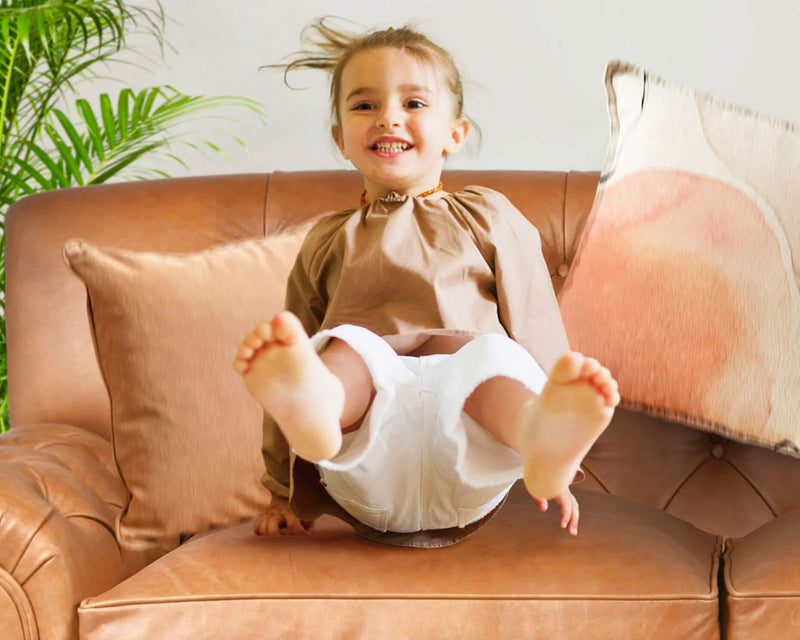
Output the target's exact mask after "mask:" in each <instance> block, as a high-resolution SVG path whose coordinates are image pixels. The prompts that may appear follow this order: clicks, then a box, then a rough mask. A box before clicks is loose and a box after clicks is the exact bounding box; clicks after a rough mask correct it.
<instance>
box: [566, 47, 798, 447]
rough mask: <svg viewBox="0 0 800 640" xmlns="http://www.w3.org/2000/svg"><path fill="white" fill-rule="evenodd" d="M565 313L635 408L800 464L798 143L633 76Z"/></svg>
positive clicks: (616, 105)
mask: <svg viewBox="0 0 800 640" xmlns="http://www.w3.org/2000/svg"><path fill="white" fill-rule="evenodd" d="M606 88H607V92H608V109H609V116H610V120H611V144H610V147H609V152H608V156H607V159H606V163H605V166H604V168H603V174H602V176H601V180H600V186H599V188H598V192H597V197H596V199H595V203H594V206H593V208H592V212H591V214H590V216H589V219H588V222H587V225H586V230H585V232H584V235H583V237H582V239H581V244H580V246H579V249H578V254H577V256H576V259H575V262H574V264H573V266H572V269H571V270H570V274H569V277H568V278H567V280H566V282H565V283H564V287H563V289H562V291H561V292H560V294H559V305H560V308H561V313H562V316H563V319H564V326H565V327H566V329H567V335H568V337H569V339H570V343H571V346H572V347H573V348H574V349H578V350H580V351H584V352H586V353H588V354H590V355H593V356H596V357H597V358H599V359H600V360H601V361H602V362H603V363H605V364H606V365H607V366H608V367H609V368H610V369H611V370H612V372H613V373H614V374H615V375H616V376H617V379H618V380H619V384H620V392H621V394H622V397H623V403H624V404H625V405H627V406H629V407H632V408H636V409H640V410H643V411H646V412H649V413H652V414H655V415H658V416H661V417H666V418H669V419H672V420H679V421H683V422H685V423H687V424H690V425H694V426H697V427H700V428H703V429H707V430H710V431H715V432H718V433H722V434H724V435H726V436H729V437H732V438H735V439H738V440H741V441H744V442H752V443H757V444H761V445H763V446H767V447H770V448H773V449H777V450H779V451H783V452H785V453H789V454H792V455H798V454H800V420H798V416H800V393H798V389H799V388H800V293H799V291H800V289H799V288H798V281H799V280H800V275H798V274H800V130H798V128H797V127H796V126H795V125H792V124H790V123H788V122H782V121H779V120H777V119H774V118H770V117H767V116H764V115H761V114H758V113H755V112H754V111H752V110H749V109H746V108H744V107H740V106H737V105H733V104H729V103H726V102H725V101H723V100H720V99H718V98H715V97H714V96H711V95H708V94H705V93H701V92H698V91H695V90H693V89H690V88H688V87H685V86H682V85H679V84H675V83H672V82H669V81H667V80H665V79H663V78H660V77H658V76H656V75H654V74H651V73H649V72H647V71H645V70H643V69H641V68H639V67H636V66H635V65H631V64H628V63H623V62H613V63H611V64H610V65H609V67H608V70H607V72H606Z"/></svg>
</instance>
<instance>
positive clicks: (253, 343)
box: [242, 331, 264, 351]
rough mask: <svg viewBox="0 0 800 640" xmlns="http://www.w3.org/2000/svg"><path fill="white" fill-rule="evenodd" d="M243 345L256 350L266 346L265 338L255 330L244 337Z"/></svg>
mask: <svg viewBox="0 0 800 640" xmlns="http://www.w3.org/2000/svg"><path fill="white" fill-rule="evenodd" d="M242 346H244V347H248V348H250V349H252V350H253V351H255V350H256V349H260V348H261V347H263V346H264V340H263V339H262V338H261V336H259V335H258V333H257V331H253V332H252V333H251V334H250V335H248V336H247V337H246V338H245V339H244V342H243V343H242Z"/></svg>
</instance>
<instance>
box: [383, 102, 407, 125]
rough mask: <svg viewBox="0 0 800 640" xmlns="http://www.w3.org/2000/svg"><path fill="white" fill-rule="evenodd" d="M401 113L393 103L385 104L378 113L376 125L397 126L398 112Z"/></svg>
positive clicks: (398, 123)
mask: <svg viewBox="0 0 800 640" xmlns="http://www.w3.org/2000/svg"><path fill="white" fill-rule="evenodd" d="M401 113H402V110H401V109H398V108H397V107H395V106H394V105H386V106H384V107H383V108H381V110H380V112H379V113H378V122H377V124H378V126H379V127H387V128H391V127H397V126H399V125H400V120H401V117H400V114H401Z"/></svg>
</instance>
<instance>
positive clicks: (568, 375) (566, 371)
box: [550, 351, 585, 384]
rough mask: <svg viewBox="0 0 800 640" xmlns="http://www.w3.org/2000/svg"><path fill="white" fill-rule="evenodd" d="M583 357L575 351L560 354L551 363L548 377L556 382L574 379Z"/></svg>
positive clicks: (579, 369)
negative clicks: (554, 361) (551, 367)
mask: <svg viewBox="0 0 800 640" xmlns="http://www.w3.org/2000/svg"><path fill="white" fill-rule="evenodd" d="M584 360H585V358H584V357H583V356H582V355H581V354H580V353H577V352H575V351H573V352H571V353H567V354H565V355H563V356H561V357H560V358H559V359H558V360H557V361H556V363H555V365H553V370H552V371H551V372H550V379H551V380H552V381H553V382H555V383H557V384H566V383H569V382H572V381H574V380H575V379H576V378H577V377H578V376H579V374H580V372H581V367H583V363H584Z"/></svg>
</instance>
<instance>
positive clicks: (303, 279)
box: [261, 216, 338, 498]
mask: <svg viewBox="0 0 800 640" xmlns="http://www.w3.org/2000/svg"><path fill="white" fill-rule="evenodd" d="M331 222H333V227H332V225H331ZM337 224H338V217H337V216H331V217H330V218H323V219H321V220H319V221H318V222H317V223H315V224H314V226H312V228H311V229H310V230H309V232H308V234H307V235H306V238H305V241H304V242H303V246H302V247H301V248H300V251H299V253H298V255H297V258H296V260H295V263H294V266H293V267H292V270H291V272H290V273H289V278H288V280H287V283H286V299H285V308H286V309H288V310H289V311H291V312H292V313H294V314H295V315H296V316H297V317H298V318H299V319H300V321H301V322H302V324H303V328H304V329H305V330H306V333H308V335H313V334H314V333H316V332H317V331H318V330H319V327H320V326H321V325H322V321H323V318H324V317H325V309H326V304H325V302H324V300H323V297H322V296H321V295H320V290H319V272H320V271H321V270H323V268H322V267H321V266H320V257H321V256H323V257H324V253H325V248H326V243H327V241H329V239H330V238H331V237H332V231H333V230H334V229H335V227H336V225H337ZM323 262H324V261H323ZM261 454H262V456H263V457H264V464H265V466H266V472H265V473H264V475H263V476H262V479H261V482H262V484H264V486H266V487H267V489H269V490H270V491H271V492H272V493H273V494H274V495H277V496H280V497H282V498H288V497H289V496H290V494H291V472H290V468H291V460H292V455H291V451H290V449H289V444H288V443H287V442H286V438H284V436H283V433H281V430H280V429H279V428H278V425H277V423H276V422H275V421H274V420H273V419H272V417H271V416H270V415H269V414H268V413H266V412H265V413H264V421H263V424H262V445H261Z"/></svg>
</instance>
